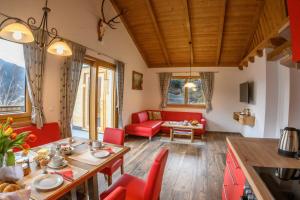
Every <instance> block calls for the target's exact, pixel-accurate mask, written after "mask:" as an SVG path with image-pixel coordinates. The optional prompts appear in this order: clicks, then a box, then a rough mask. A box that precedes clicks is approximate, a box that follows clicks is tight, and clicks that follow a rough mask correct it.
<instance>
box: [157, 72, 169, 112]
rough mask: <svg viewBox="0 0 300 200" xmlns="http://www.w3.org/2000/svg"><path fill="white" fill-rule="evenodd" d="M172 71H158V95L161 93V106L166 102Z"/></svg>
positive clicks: (164, 105)
mask: <svg viewBox="0 0 300 200" xmlns="http://www.w3.org/2000/svg"><path fill="white" fill-rule="evenodd" d="M171 77H172V73H167V72H164V73H159V84H160V95H161V104H160V107H161V108H165V107H167V103H168V90H169V86H170V81H171Z"/></svg>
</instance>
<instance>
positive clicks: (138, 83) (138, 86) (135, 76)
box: [132, 71, 143, 90]
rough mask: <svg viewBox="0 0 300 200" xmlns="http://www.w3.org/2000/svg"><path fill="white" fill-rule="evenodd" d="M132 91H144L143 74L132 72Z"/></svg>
mask: <svg viewBox="0 0 300 200" xmlns="http://www.w3.org/2000/svg"><path fill="white" fill-rule="evenodd" d="M132 89H133V90H143V74H142V73H139V72H136V71H132Z"/></svg>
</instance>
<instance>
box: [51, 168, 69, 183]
mask: <svg viewBox="0 0 300 200" xmlns="http://www.w3.org/2000/svg"><path fill="white" fill-rule="evenodd" d="M51 174H58V175H61V176H62V177H63V178H64V179H66V180H68V181H73V180H74V174H73V170H64V171H56V172H52V173H51Z"/></svg>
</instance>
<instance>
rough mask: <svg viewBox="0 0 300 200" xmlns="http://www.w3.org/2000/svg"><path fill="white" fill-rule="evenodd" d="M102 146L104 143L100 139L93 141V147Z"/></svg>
mask: <svg viewBox="0 0 300 200" xmlns="http://www.w3.org/2000/svg"><path fill="white" fill-rule="evenodd" d="M101 146H102V143H101V142H100V141H98V140H94V141H92V148H93V149H98V148H101Z"/></svg>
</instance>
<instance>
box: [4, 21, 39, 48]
mask: <svg viewBox="0 0 300 200" xmlns="http://www.w3.org/2000/svg"><path fill="white" fill-rule="evenodd" d="M0 37H1V38H3V39H5V40H9V41H12V42H17V43H30V42H33V41H34V37H33V34H32V32H31V30H30V29H29V28H28V27H27V26H25V25H24V24H21V23H18V22H15V23H11V24H8V25H6V26H4V27H3V28H2V29H0Z"/></svg>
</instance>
